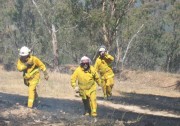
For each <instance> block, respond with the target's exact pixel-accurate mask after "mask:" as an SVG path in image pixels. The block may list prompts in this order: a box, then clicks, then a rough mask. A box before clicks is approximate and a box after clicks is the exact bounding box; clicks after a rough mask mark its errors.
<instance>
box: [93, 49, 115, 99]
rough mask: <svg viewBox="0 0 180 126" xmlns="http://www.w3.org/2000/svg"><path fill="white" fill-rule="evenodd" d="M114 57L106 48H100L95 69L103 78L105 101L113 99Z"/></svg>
mask: <svg viewBox="0 0 180 126" xmlns="http://www.w3.org/2000/svg"><path fill="white" fill-rule="evenodd" d="M113 61H114V57H113V56H111V55H110V54H108V53H107V51H106V47H104V46H101V47H100V48H99V56H98V57H97V59H96V61H95V64H94V67H95V69H96V70H97V71H98V73H99V74H100V76H101V81H102V90H103V93H104V99H105V100H111V99H112V88H113V85H114V73H113V70H112V67H111V64H112V62H113Z"/></svg>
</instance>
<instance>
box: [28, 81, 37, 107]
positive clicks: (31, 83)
mask: <svg viewBox="0 0 180 126" xmlns="http://www.w3.org/2000/svg"><path fill="white" fill-rule="evenodd" d="M37 84H38V80H36V79H32V80H31V81H29V89H28V95H29V96H28V107H29V108H32V107H33V103H34V99H35V94H36V93H35V92H36V86H37Z"/></svg>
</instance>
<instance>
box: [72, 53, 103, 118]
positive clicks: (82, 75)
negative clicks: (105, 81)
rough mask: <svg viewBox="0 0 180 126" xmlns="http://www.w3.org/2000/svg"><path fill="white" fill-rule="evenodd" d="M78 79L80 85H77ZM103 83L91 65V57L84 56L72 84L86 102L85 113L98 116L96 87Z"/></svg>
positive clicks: (73, 75) (73, 76) (84, 102)
mask: <svg viewBox="0 0 180 126" xmlns="http://www.w3.org/2000/svg"><path fill="white" fill-rule="evenodd" d="M76 80H77V81H78V86H76ZM96 83H97V84H98V85H100V84H101V80H100V78H99V75H98V73H97V72H96V70H95V68H94V67H93V66H91V65H90V59H89V58H88V57H86V56H83V57H82V58H81V60H80V66H79V67H78V68H76V70H75V71H74V73H73V74H72V76H71V86H72V87H73V88H74V89H75V91H76V92H77V91H79V94H80V96H81V97H82V102H83V104H84V109H85V112H84V115H91V116H93V117H95V116H97V102H96V88H97V84H96Z"/></svg>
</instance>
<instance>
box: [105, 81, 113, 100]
mask: <svg viewBox="0 0 180 126" xmlns="http://www.w3.org/2000/svg"><path fill="white" fill-rule="evenodd" d="M113 85H114V78H109V79H108V80H107V83H106V91H107V97H108V99H109V100H112V88H113Z"/></svg>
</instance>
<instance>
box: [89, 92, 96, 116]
mask: <svg viewBox="0 0 180 126" xmlns="http://www.w3.org/2000/svg"><path fill="white" fill-rule="evenodd" d="M90 106H91V116H94V117H95V116H97V102H96V91H95V90H94V91H93V92H91V94H90Z"/></svg>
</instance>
